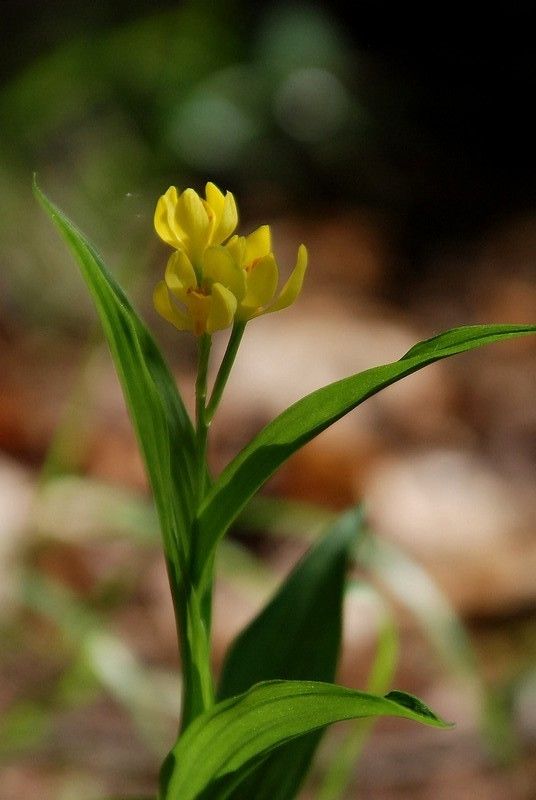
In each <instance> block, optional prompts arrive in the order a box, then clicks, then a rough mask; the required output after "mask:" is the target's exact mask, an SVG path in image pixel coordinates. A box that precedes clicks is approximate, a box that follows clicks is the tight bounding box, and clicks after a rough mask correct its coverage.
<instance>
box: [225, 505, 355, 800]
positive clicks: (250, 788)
mask: <svg viewBox="0 0 536 800" xmlns="http://www.w3.org/2000/svg"><path fill="white" fill-rule="evenodd" d="M361 524H362V512H361V510H360V509H352V510H351V511H349V512H347V513H346V514H343V515H341V516H340V517H339V519H337V520H336V521H335V522H334V523H333V524H332V525H331V526H330V527H329V528H328V530H327V531H326V532H325V534H324V535H323V537H322V539H321V540H320V541H319V543H318V544H316V545H315V546H314V547H312V548H311V550H310V551H309V552H308V553H307V554H306V555H305V556H304V558H303V559H302V560H301V561H300V562H299V563H298V565H297V566H296V567H295V569H294V570H293V571H292V572H291V574H290V575H289V577H288V578H287V580H286V581H285V582H284V583H283V585H282V586H281V588H280V589H279V591H278V592H277V593H276V594H275V596H274V597H273V599H272V600H271V601H270V602H269V603H268V604H267V605H266V606H265V608H264V609H263V610H262V611H261V612H260V614H259V615H258V616H257V617H256V618H255V619H254V620H253V622H252V623H251V624H250V625H249V626H248V627H247V628H246V629H245V630H244V631H243V632H242V633H241V634H240V635H239V636H238V637H237V639H236V640H235V642H234V643H233V645H232V647H231V648H230V651H229V653H228V655H227V658H226V661H225V664H224V668H223V674H222V677H221V681H220V687H219V692H218V695H219V698H220V699H222V700H223V699H226V698H229V697H232V696H233V695H236V694H239V693H241V692H244V691H247V690H248V689H250V688H251V687H252V686H253V685H254V684H256V683H260V682H261V681H267V680H274V679H285V680H315V681H333V680H334V679H335V672H336V669H337V663H338V658H339V649H340V642H341V633H342V606H343V597H344V587H345V581H346V572H347V566H348V560H349V555H350V551H351V549H352V548H353V546H354V545H355V544H356V542H357V540H358V538H359V535H360V533H361ZM320 736H321V733H320V734H318V733H312V734H309V735H308V736H305V737H301V738H300V739H298V740H296V741H294V742H291V743H289V744H287V745H284V746H283V747H280V748H278V749H277V750H276V751H275V752H274V753H272V754H271V755H270V756H268V758H267V759H266V760H264V761H263V762H262V764H261V765H260V766H259V767H257V768H256V769H254V770H253V772H252V773H251V774H250V775H248V777H247V778H246V779H245V781H243V782H241V783H240V785H239V786H238V787H237V788H236V789H235V790H234V791H232V792H231V794H230V795H229V797H230V798H232V799H233V800H242V798H243V800H246V799H247V798H250V797H253V796H254V797H255V798H257V800H264V798H266V800H287V798H289V799H290V798H292V797H295V795H296V791H297V789H298V787H299V785H300V783H301V782H302V780H303V779H304V777H305V775H306V772H307V770H308V768H309V764H310V762H311V759H312V757H313V755H314V752H315V750H316V747H317V745H318V742H319V740H320Z"/></svg>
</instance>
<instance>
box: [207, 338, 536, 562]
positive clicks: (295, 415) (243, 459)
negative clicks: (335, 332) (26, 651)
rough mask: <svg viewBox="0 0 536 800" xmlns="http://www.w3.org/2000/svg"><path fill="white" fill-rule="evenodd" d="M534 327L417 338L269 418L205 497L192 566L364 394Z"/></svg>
mask: <svg viewBox="0 0 536 800" xmlns="http://www.w3.org/2000/svg"><path fill="white" fill-rule="evenodd" d="M531 333H536V325H476V326H466V327H463V328H456V329H454V330H451V331H447V332H446V333H442V334H440V335H439V336H434V337H433V338H431V339H427V340H426V341H424V342H420V343H419V344H417V345H415V346H414V347H412V348H411V350H409V351H408V352H407V353H406V355H405V356H403V357H402V358H401V359H400V360H399V361H395V362H393V363H391V364H384V365H383V366H379V367H373V368H372V369H368V370H365V372H360V373H358V374H357V375H352V376H351V377H349V378H343V379H342V380H340V381H337V382H335V383H332V384H329V385H328V386H324V387H323V388H322V389H318V390H317V391H315V392H312V393H311V394H309V395H307V396H306V397H303V398H302V399H301V400H298V402H296V403H294V405H292V406H290V408H288V409H286V411H284V412H283V413H282V414H280V415H279V416H278V417H277V418H276V419H274V420H273V421H272V422H270V423H269V424H268V425H267V426H266V427H265V428H263V430H262V431H261V432H260V433H259V434H258V435H257V436H256V437H255V438H254V439H253V440H252V441H251V442H250V443H249V444H248V445H246V447H245V448H244V449H243V450H242V451H241V452H240V453H239V454H238V455H237V456H236V458H234V459H233V461H231V463H230V464H229V465H228V466H227V467H226V469H225V470H224V471H223V472H222V474H221V475H220V477H219V478H218V480H217V481H216V483H215V484H214V485H213V487H212V490H211V491H210V492H209V493H208V495H207V497H206V498H205V501H204V504H203V505H202V507H201V509H200V512H199V518H198V534H197V546H196V553H195V557H196V569H197V570H198V572H200V573H201V572H202V571H203V570H204V566H205V562H206V559H207V558H208V557H210V554H211V553H212V552H213V549H214V548H215V546H216V544H217V542H218V540H219V539H220V538H221V537H222V536H223V535H224V533H225V532H226V530H227V529H228V528H229V526H230V525H231V524H232V523H233V521H234V520H235V519H236V517H237V516H238V514H239V513H240V511H241V510H242V509H243V508H244V506H245V505H246V503H247V502H248V501H249V500H250V499H251V497H253V495H254V494H255V492H257V491H258V489H259V488H260V487H261V486H262V485H263V484H264V483H265V481H266V480H268V478H269V477H270V476H271V475H272V474H273V473H274V472H275V471H276V469H277V468H278V467H279V466H281V464H283V462H284V461H286V460H287V459H288V458H289V457H290V456H291V455H292V454H293V453H295V452H296V450H298V449H299V448H300V447H302V446H303V445H304V444H306V443H307V442H309V441H310V440H311V439H313V438H314V437H315V436H317V435H318V434H319V433H321V432H322V431H323V430H325V429H326V428H327V427H328V426H329V425H332V424H333V423H334V422H336V421H337V420H338V419H340V418H341V417H343V416H344V415H345V414H347V413H348V412H349V411H351V410H352V409H354V408H356V406H358V405H359V404H360V403H362V402H363V401H364V400H366V399H367V398H369V397H371V396H372V395H374V394H376V393H377V392H379V391H380V390H381V389H384V388H385V387H387V386H390V385H391V384H392V383H395V382H396V381H399V380H401V379H402V378H405V377H406V376H408V375H411V373H412V372H416V371H417V370H419V369H422V368H423V367H425V366H427V365H428V364H432V363H433V362H435V361H439V360H441V359H443V358H447V357H448V356H453V355H457V354H458V353H462V352H464V351H467V350H472V349H473V348H475V347H481V346H482V345H485V344H491V343H492V342H498V341H503V340H506V339H513V338H515V337H518V336H524V335H526V334H531Z"/></svg>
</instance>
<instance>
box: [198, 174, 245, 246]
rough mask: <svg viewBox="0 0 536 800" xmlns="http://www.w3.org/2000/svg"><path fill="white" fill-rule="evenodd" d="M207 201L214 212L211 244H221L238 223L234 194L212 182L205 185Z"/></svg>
mask: <svg viewBox="0 0 536 800" xmlns="http://www.w3.org/2000/svg"><path fill="white" fill-rule="evenodd" d="M205 191H206V197H207V203H208V204H209V206H210V207H211V209H212V211H213V213H214V228H213V230H212V235H211V243H212V244H221V243H222V242H223V241H225V239H227V238H228V237H229V236H230V235H231V234H232V232H233V231H234V229H235V228H236V226H237V225H238V210H237V208H236V202H235V199H234V195H233V194H232V193H231V192H226V193H225V195H224V194H223V192H221V191H220V190H219V189H218V187H217V186H216V185H215V184H214V183H210V182H209V183H207V185H206V187H205Z"/></svg>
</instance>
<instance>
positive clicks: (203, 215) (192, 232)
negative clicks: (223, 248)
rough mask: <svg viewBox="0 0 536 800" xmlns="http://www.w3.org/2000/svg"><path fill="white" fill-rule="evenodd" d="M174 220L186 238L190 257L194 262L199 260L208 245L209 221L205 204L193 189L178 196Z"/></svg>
mask: <svg viewBox="0 0 536 800" xmlns="http://www.w3.org/2000/svg"><path fill="white" fill-rule="evenodd" d="M175 220H176V222H177V224H178V225H179V227H180V228H182V230H183V231H184V232H185V233H186V234H187V236H188V239H189V244H190V255H191V256H192V258H193V259H194V260H195V259H197V258H199V257H200V256H201V254H202V252H203V250H204V248H205V247H206V246H207V244H208V240H209V236H210V230H211V220H210V218H209V213H208V212H207V209H206V207H205V203H204V202H203V201H202V200H201V198H200V197H199V195H198V194H197V192H195V191H194V190H193V189H185V190H184V192H183V193H182V194H181V195H180V197H179V199H178V202H177V206H176V209H175Z"/></svg>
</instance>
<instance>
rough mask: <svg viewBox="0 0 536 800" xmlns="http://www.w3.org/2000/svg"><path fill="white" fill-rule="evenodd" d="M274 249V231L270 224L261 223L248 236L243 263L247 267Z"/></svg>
mask: <svg viewBox="0 0 536 800" xmlns="http://www.w3.org/2000/svg"><path fill="white" fill-rule="evenodd" d="M271 249H272V231H271V230H270V226H269V225H261V226H260V228H257V230H256V231H253V233H250V234H249V236H246V246H245V252H244V256H243V258H244V261H243V265H244V267H246V268H247V266H248V265H249V264H251V262H252V261H256V260H257V259H258V258H263V256H267V255H268V253H270V251H271Z"/></svg>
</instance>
